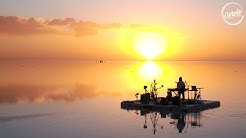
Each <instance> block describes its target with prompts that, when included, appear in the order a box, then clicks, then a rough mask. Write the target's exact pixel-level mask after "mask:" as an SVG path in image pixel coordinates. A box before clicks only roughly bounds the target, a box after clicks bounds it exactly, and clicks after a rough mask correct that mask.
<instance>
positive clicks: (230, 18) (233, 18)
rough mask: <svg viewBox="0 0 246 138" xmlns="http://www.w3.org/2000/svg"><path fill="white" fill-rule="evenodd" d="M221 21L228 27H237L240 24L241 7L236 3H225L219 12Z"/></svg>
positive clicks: (241, 18)
mask: <svg viewBox="0 0 246 138" xmlns="http://www.w3.org/2000/svg"><path fill="white" fill-rule="evenodd" d="M221 15H222V18H223V20H224V21H225V22H226V23H227V24H229V25H238V24H240V23H241V22H242V20H243V17H244V14H243V7H242V6H241V5H239V4H238V3H236V2H230V3H227V4H226V5H225V6H224V7H223V8H222V10H221Z"/></svg>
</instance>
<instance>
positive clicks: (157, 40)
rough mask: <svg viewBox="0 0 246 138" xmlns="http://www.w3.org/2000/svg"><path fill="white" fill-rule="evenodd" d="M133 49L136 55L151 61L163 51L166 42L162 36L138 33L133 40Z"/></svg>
mask: <svg viewBox="0 0 246 138" xmlns="http://www.w3.org/2000/svg"><path fill="white" fill-rule="evenodd" d="M134 48H135V50H136V52H137V53H139V54H140V55H142V56H144V57H145V58H147V59H149V60H152V59H154V58H155V57H157V56H158V55H160V54H162V53H163V52H164V51H165V49H166V42H165V39H164V36H163V35H162V34H158V33H149V32H148V33H140V34H137V36H136V38H135V40H134Z"/></svg>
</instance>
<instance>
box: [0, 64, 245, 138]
mask: <svg viewBox="0 0 246 138" xmlns="http://www.w3.org/2000/svg"><path fill="white" fill-rule="evenodd" d="M179 76H182V77H183V79H184V80H185V81H187V84H188V85H196V86H198V87H203V88H204V89H203V90H202V99H210V100H219V101H220V102H221V107H219V108H216V109H212V110H206V111H203V112H199V113H192V114H166V115H162V114H160V113H155V112H151V113H147V114H146V113H141V111H127V110H123V109H121V107H120V102H121V101H122V100H132V99H135V96H134V95H135V93H137V92H139V93H141V92H143V86H144V85H148V86H149V85H150V84H151V83H152V82H153V80H154V79H156V80H157V83H158V85H161V84H163V85H164V88H163V89H160V90H159V95H160V96H165V95H166V89H167V88H170V87H175V86H176V83H175V81H177V80H178V77H179ZM245 82H246V63H244V62H104V63H96V62H57V61H1V62H0V135H1V137H11V138H15V137H16V138H17V137H18V138H22V137H23V138H26V137H37V138H38V137H40V138H43V137H46V138H54V137H61V138H63V137H64V138H66V137H93V138H94V137H95V138H97V137H116V138H118V137H141V138H143V137H146V138H147V137H152V136H155V137H246V132H245V128H246V101H245V97H246V94H245V93H246V92H245V90H246V85H245ZM155 118H156V119H157V121H156V126H155V127H154V126H153V119H155ZM180 124H181V126H180ZM181 128H182V131H181V132H180V129H181Z"/></svg>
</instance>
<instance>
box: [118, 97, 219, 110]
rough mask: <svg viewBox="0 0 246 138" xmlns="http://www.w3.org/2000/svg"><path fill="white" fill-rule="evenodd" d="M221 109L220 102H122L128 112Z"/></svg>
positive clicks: (123, 107) (122, 106)
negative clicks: (174, 103) (179, 103)
mask: <svg viewBox="0 0 246 138" xmlns="http://www.w3.org/2000/svg"><path fill="white" fill-rule="evenodd" d="M218 107H220V102H219V101H211V100H201V101H198V102H196V103H194V104H183V105H161V104H155V103H154V102H149V103H142V102H140V101H139V100H135V101H122V102H121V108H122V109H126V110H143V109H144V110H148V111H161V112H199V111H203V110H207V109H212V108H218Z"/></svg>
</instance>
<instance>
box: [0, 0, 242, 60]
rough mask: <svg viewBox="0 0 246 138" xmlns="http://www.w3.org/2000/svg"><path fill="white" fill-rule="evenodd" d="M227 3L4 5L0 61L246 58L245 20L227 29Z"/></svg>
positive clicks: (12, 1) (61, 0) (101, 0)
mask: <svg viewBox="0 0 246 138" xmlns="http://www.w3.org/2000/svg"><path fill="white" fill-rule="evenodd" d="M228 2H231V0H219V1H216V0H206V1H205V0H204V1H199V2H198V1H197V0H187V1H178V0H172V1H164V0H151V1H150V0H134V1H133V0H124V1H123V0H87V1H85V0H69V1H68V0H40V1H35V0H22V1H21V0H1V1H0V59H8V60H10V59H11V60H12V59H14V60H15V59H24V60H85V61H91V60H100V59H103V60H115V61H118V60H146V59H148V58H150V59H153V60H246V39H245V36H246V19H245V18H244V20H243V21H242V22H241V23H240V24H239V25H236V26H230V25H228V24H226V23H225V22H224V21H223V19H222V17H221V10H222V8H223V6H224V5H225V4H227V3H228ZM234 2H237V3H239V4H240V5H241V6H242V7H243V9H244V10H245V9H246V1H245V0H234ZM243 14H244V15H246V12H245V11H244V12H243ZM146 45H148V46H149V45H150V46H152V48H151V49H149V48H148V47H147V46H146ZM151 52H152V53H153V54H151Z"/></svg>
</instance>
